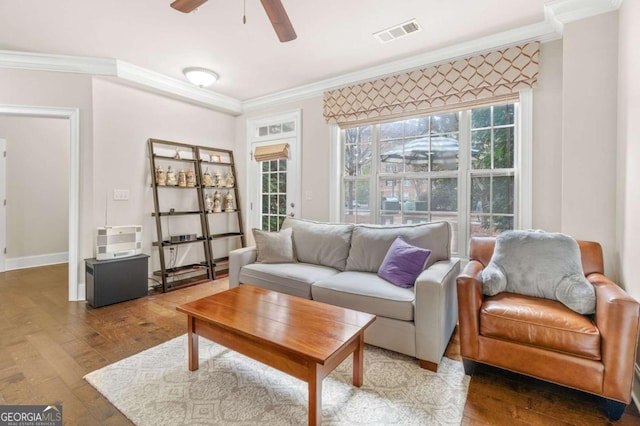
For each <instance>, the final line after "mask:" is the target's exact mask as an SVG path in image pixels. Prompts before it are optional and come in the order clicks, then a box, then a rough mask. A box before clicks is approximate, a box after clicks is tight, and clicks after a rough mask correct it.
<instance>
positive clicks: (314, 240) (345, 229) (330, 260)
mask: <svg viewBox="0 0 640 426" xmlns="http://www.w3.org/2000/svg"><path fill="white" fill-rule="evenodd" d="M289 228H290V229H292V230H293V244H294V248H295V251H296V256H297V258H298V261H299V262H305V263H313V264H314V265H324V266H329V267H331V268H335V269H337V270H339V271H344V268H345V265H346V263H347V256H348V255H349V248H350V247H351V232H352V230H353V225H351V224H338V223H320V222H314V221H312V220H303V219H293V218H290V217H287V218H286V219H285V220H284V222H283V223H282V229H289Z"/></svg>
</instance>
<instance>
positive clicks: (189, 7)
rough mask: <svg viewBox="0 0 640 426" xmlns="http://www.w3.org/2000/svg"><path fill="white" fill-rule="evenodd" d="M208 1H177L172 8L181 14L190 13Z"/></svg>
mask: <svg viewBox="0 0 640 426" xmlns="http://www.w3.org/2000/svg"><path fill="white" fill-rule="evenodd" d="M206 1H207V0H176V1H174V2H173V3H171V7H172V8H174V9H175V10H179V11H180V12H184V13H190V12H193V11H194V10H195V9H197V8H199V7H200V6H202V5H203V4H204V3H206Z"/></svg>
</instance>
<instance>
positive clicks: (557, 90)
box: [532, 40, 562, 232]
mask: <svg viewBox="0 0 640 426" xmlns="http://www.w3.org/2000/svg"><path fill="white" fill-rule="evenodd" d="M533 93H534V96H533V201H532V204H533V206H532V209H533V212H532V226H533V228H534V229H544V230H545V231H549V232H559V231H560V229H561V225H560V212H561V205H562V186H561V185H559V182H561V180H562V40H558V41H553V42H549V43H544V44H542V45H541V46H540V74H539V77H538V87H537V88H536V89H535V90H534V92H533Z"/></svg>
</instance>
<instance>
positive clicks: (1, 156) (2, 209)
mask: <svg viewBox="0 0 640 426" xmlns="http://www.w3.org/2000/svg"><path fill="white" fill-rule="evenodd" d="M6 199H7V140H6V139H0V203H2V204H1V205H0V272H4V271H5V270H6V257H7V253H6V247H7V204H6Z"/></svg>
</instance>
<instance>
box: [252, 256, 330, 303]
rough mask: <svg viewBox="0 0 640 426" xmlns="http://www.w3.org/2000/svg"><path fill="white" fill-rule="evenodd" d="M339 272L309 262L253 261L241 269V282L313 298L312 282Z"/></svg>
mask: <svg viewBox="0 0 640 426" xmlns="http://www.w3.org/2000/svg"><path fill="white" fill-rule="evenodd" d="M337 273H338V271H336V270H335V269H333V268H328V267H326V266H320V265H312V264H309V263H278V264H273V263H271V264H269V263H252V264H249V265H245V266H243V267H242V269H241V270H240V282H241V283H243V284H251V285H255V286H257V287H262V288H266V289H268V290H273V291H279V292H280V293H286V294H290V295H292V296H299V297H304V298H306V299H311V284H313V283H314V282H315V281H317V280H321V279H324V278H327V277H330V276H332V275H335V274H337Z"/></svg>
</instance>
